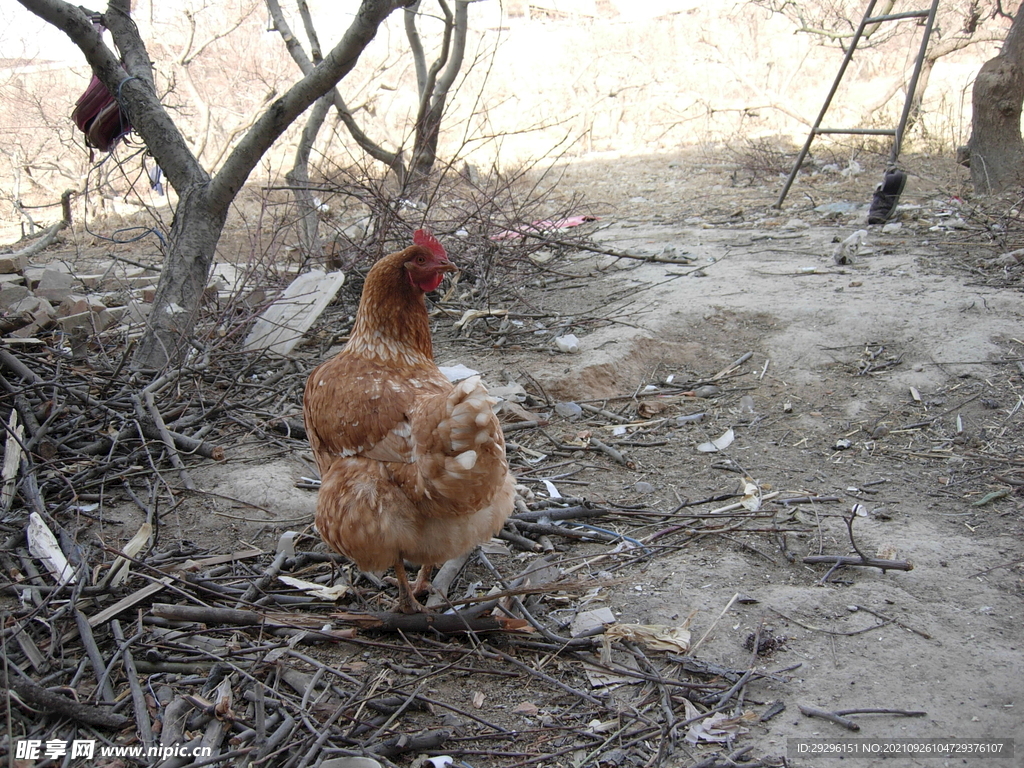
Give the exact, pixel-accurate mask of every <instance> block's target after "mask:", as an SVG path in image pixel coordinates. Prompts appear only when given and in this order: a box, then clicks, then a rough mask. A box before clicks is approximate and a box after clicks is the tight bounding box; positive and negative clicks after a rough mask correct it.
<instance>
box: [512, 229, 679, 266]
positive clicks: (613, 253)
mask: <svg viewBox="0 0 1024 768" xmlns="http://www.w3.org/2000/svg"><path fill="white" fill-rule="evenodd" d="M516 234H519V235H522V236H523V237H533V238H536V239H537V240H540V241H542V242H545V243H549V244H551V245H561V246H563V247H565V248H575V249H577V250H580V251H590V252H591V253H600V254H604V255H605V256H614V257H615V258H616V259H635V260H637V261H653V262H657V263H659V264H677V265H679V266H684V267H688V266H690V265H691V264H693V259H667V258H664V257H662V256H637V255H636V254H633V253H623V252H622V251H613V250H611V249H610V248H598V247H596V246H593V245H584V244H583V243H574V242H572V241H570V240H558V239H556V238H553V237H546V236H544V235H541V234H537V233H536V232H517V233H516Z"/></svg>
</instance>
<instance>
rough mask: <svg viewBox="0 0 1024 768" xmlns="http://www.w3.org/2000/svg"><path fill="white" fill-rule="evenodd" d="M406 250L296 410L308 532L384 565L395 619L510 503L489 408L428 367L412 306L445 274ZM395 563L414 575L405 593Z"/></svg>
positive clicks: (425, 237)
mask: <svg viewBox="0 0 1024 768" xmlns="http://www.w3.org/2000/svg"><path fill="white" fill-rule="evenodd" d="M413 242H414V245H412V246H411V247H409V248H406V249H405V250H403V251H400V252H399V253H393V254H391V255H390V256H385V257H384V258H382V259H381V260H380V261H378V262H377V263H376V264H375V265H374V266H373V268H372V269H371V270H370V272H369V274H368V275H367V277H366V282H365V283H364V285H363V294H362V298H361V300H360V302H359V310H358V312H357V313H356V320H355V325H354V326H353V328H352V334H351V336H350V338H349V341H348V343H347V344H346V345H345V348H344V349H343V350H342V351H341V352H340V353H339V354H338V355H337V356H335V357H334V358H332V359H331V360H328V361H327V362H325V363H322V364H321V365H319V366H318V367H317V368H315V369H314V370H313V372H312V373H310V375H309V379H307V381H306V392H305V398H304V402H303V412H304V415H305V420H306V431H307V433H308V434H309V442H310V445H311V446H312V448H313V455H314V456H315V457H316V461H317V465H318V467H319V469H320V477H321V480H322V484H321V486H320V494H319V497H318V498H317V507H316V527H317V529H318V530H319V531H320V535H321V536H322V537H323V539H324V541H326V542H327V543H328V544H329V545H330V546H331V547H332V548H334V549H336V550H337V551H339V552H341V553H343V554H344V555H346V556H347V557H348V558H350V559H351V560H353V561H355V563H356V564H357V565H358V566H359V567H360V568H361V569H363V570H365V571H384V570H386V569H387V568H389V567H394V569H395V575H396V577H397V581H398V587H399V602H398V606H397V607H398V610H401V611H404V612H407V613H408V612H415V611H420V610H423V608H422V606H421V605H420V604H419V602H418V601H417V600H416V597H415V593H416V592H417V591H418V590H421V589H423V588H425V587H426V586H427V577H428V576H429V574H430V569H431V568H432V566H434V565H437V564H440V563H443V562H444V561H446V560H449V559H451V558H453V557H457V556H459V555H462V554H464V553H465V552H468V551H469V550H470V549H472V548H473V547H475V546H476V545H477V544H480V543H481V542H483V541H487V540H488V539H489V538H490V537H491V536H493V535H494V534H495V533H497V532H498V530H500V529H501V526H502V524H503V523H504V522H505V518H507V517H508V515H509V513H510V512H511V511H512V506H513V500H514V496H515V492H514V481H513V478H512V475H511V474H510V473H509V471H508V462H507V461H506V458H505V440H504V437H503V436H502V433H501V425H500V424H499V423H498V419H497V418H496V417H495V415H494V412H493V410H492V408H491V406H492V405H493V404H494V403H495V400H494V399H493V398H492V397H490V396H488V394H487V390H486V389H485V388H484V386H483V385H482V384H481V383H480V378H479V377H473V378H470V379H466V380H465V381H462V382H460V383H459V384H456V385H453V384H452V383H451V382H449V381H448V379H447V378H446V377H445V376H444V374H442V373H441V371H440V370H439V369H438V367H437V366H436V365H435V364H434V356H433V346H432V343H431V338H430V326H429V322H428V318H427V308H426V303H425V301H424V298H423V297H424V294H425V293H427V292H429V291H432V290H434V289H436V288H437V287H438V285H440V283H441V280H442V279H443V278H444V273H446V272H452V271H455V269H456V268H455V266H454V265H453V264H452V263H451V262H450V261H449V260H448V258H447V256H446V255H445V251H444V248H443V247H442V246H441V244H440V243H439V242H438V241H437V240H436V239H435V238H434V237H433V236H432V235H430V234H429V233H427V232H425V231H423V230H417V231H416V232H415V234H414V236H413ZM404 560H411V561H412V562H414V563H418V564H420V565H421V566H422V569H421V571H420V575H419V577H418V578H417V582H416V586H415V587H413V586H410V584H409V580H408V577H407V576H406V573H405V567H404Z"/></svg>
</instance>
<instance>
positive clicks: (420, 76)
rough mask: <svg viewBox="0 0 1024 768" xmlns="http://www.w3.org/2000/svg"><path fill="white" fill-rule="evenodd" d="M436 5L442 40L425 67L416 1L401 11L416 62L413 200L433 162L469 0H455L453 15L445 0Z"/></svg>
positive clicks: (460, 55)
mask: <svg viewBox="0 0 1024 768" xmlns="http://www.w3.org/2000/svg"><path fill="white" fill-rule="evenodd" d="M438 4H439V5H440V6H441V11H442V13H443V14H444V18H445V28H444V40H443V42H442V46H441V53H440V54H438V57H437V60H436V61H435V62H434V63H433V65H432V66H431V67H430V69H429V70H428V69H427V68H426V67H425V64H424V56H423V46H422V43H421V42H420V39H419V33H418V32H417V30H416V23H415V14H416V11H417V8H418V3H417V5H416V6H412V7H409V8H406V11H405V29H406V36H407V37H408V38H409V45H410V47H411V48H412V50H413V57H414V59H415V61H416V80H417V83H418V85H419V89H420V105H419V112H418V114H417V117H416V136H415V139H414V142H413V151H412V159H411V160H410V162H409V197H411V198H413V199H419V198H422V197H424V196H425V190H426V186H427V182H428V180H429V177H430V172H431V170H433V167H434V163H435V162H436V161H437V143H438V140H439V138H440V135H441V119H442V118H443V117H444V107H445V102H446V101H447V99H448V93H449V91H450V90H451V88H452V85H454V83H455V78H456V76H457V75H458V73H459V70H460V69H461V68H462V60H463V57H464V55H465V51H466V33H467V30H468V29H469V0H456V2H455V13H454V14H453V13H452V12H451V10H450V9H449V8H448V4H447V2H445V0H438Z"/></svg>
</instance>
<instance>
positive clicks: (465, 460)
mask: <svg viewBox="0 0 1024 768" xmlns="http://www.w3.org/2000/svg"><path fill="white" fill-rule="evenodd" d="M455 463H456V464H458V465H459V466H460V467H462V468H463V469H467V470H468V469H472V468H473V467H475V466H476V451H463V452H462V453H460V454H459V455H458V456H456V457H455Z"/></svg>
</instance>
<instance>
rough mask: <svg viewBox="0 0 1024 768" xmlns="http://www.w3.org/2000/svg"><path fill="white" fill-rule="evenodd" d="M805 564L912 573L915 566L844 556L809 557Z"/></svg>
mask: <svg viewBox="0 0 1024 768" xmlns="http://www.w3.org/2000/svg"><path fill="white" fill-rule="evenodd" d="M803 562H805V563H807V564H809V565H814V564H819V563H832V564H833V565H857V566H863V567H866V568H880V569H882V570H883V571H912V570H914V564H913V563H910V562H907V561H906V560H881V559H879V558H877V557H846V556H843V555H808V556H807V557H805V558H804V559H803Z"/></svg>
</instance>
